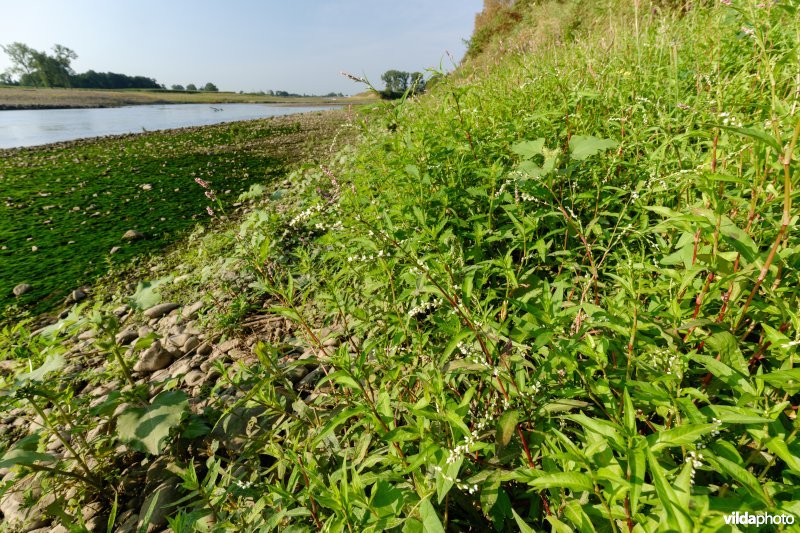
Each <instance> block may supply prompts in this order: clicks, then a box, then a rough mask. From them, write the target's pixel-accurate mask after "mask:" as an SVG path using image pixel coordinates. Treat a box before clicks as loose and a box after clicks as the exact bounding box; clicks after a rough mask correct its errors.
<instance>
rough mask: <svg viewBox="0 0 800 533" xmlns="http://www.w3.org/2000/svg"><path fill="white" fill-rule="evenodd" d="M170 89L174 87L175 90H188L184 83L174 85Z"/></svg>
mask: <svg viewBox="0 0 800 533" xmlns="http://www.w3.org/2000/svg"><path fill="white" fill-rule="evenodd" d="M170 89H172V90H173V91H185V90H186V88H185V87H184V86H183V85H178V84H176V85H173V86H172V87H170Z"/></svg>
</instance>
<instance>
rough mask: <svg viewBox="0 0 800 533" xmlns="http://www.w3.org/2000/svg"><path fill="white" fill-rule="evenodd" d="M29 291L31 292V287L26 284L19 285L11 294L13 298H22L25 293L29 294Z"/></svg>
mask: <svg viewBox="0 0 800 533" xmlns="http://www.w3.org/2000/svg"><path fill="white" fill-rule="evenodd" d="M31 290H33V287H32V286H31V285H28V284H27V283H20V284H19V285H17V286H16V287H14V289H13V290H12V292H13V293H14V296H22V295H23V294H25V293H27V292H31Z"/></svg>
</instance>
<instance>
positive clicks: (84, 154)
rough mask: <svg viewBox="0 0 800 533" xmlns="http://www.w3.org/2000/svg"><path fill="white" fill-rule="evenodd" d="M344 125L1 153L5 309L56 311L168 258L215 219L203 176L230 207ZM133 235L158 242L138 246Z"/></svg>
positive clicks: (279, 123)
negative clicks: (168, 249)
mask: <svg viewBox="0 0 800 533" xmlns="http://www.w3.org/2000/svg"><path fill="white" fill-rule="evenodd" d="M341 116H342V114H341V113H339V112H333V113H328V112H325V113H320V112H315V113H307V114H304V115H297V116H291V117H282V118H274V119H268V120H254V121H247V122H237V123H235V124H224V125H219V126H208V127H202V128H187V129H181V130H172V131H165V132H156V133H147V134H140V135H128V136H121V137H114V138H108V139H99V140H87V141H78V142H73V143H64V144H60V145H55V146H47V147H41V148H28V149H16V150H5V151H0V197H2V203H0V308H2V307H5V306H8V305H9V304H12V303H18V304H20V305H21V306H22V307H23V308H27V309H31V310H34V311H45V310H48V309H51V308H53V307H54V306H56V305H58V304H59V303H60V302H61V301H62V300H63V298H64V296H65V295H66V294H67V293H69V292H70V291H72V290H74V289H76V288H78V287H80V286H81V285H84V284H88V283H91V281H92V280H93V279H94V278H95V277H96V276H98V275H100V274H103V273H105V272H106V271H107V270H108V268H109V266H110V265H120V264H125V263H126V262H128V261H130V260H131V258H133V257H135V256H137V255H140V254H143V253H147V252H152V251H157V250H161V249H163V248H164V247H165V246H166V245H169V244H170V243H172V242H174V241H175V240H176V239H178V238H179V237H180V236H181V235H182V234H183V233H184V232H186V231H187V230H188V229H190V228H191V227H193V226H194V225H195V224H197V223H198V222H204V221H206V220H207V219H208V218H209V216H208V214H207V213H206V206H207V205H209V204H210V202H209V200H208V199H207V198H206V197H205V196H204V194H203V192H204V191H203V189H202V188H201V187H200V186H198V185H197V183H195V181H194V178H201V179H203V180H206V181H207V182H209V183H211V185H212V187H213V189H214V190H215V191H217V195H218V196H219V198H220V199H221V200H222V201H223V202H224V203H226V204H230V203H231V202H233V201H235V199H236V198H237V197H238V195H239V194H240V193H242V192H244V191H246V190H248V189H249V187H250V186H252V185H254V184H268V183H270V182H271V181H273V180H274V179H276V177H279V176H282V175H283V174H284V172H285V171H286V169H287V167H288V166H290V165H292V164H294V163H296V162H297V160H298V158H302V157H303V156H305V155H307V154H306V152H305V151H304V150H303V149H302V146H303V143H304V141H305V140H306V139H307V138H308V136H319V137H320V138H322V139H324V138H326V137H327V136H330V135H332V132H333V130H334V126H333V125H334V124H335V123H336V122H337V120H339V119H340V117H341ZM337 117H339V118H337ZM128 230H135V231H139V232H141V233H143V234H144V235H145V237H146V238H145V239H142V240H138V241H135V242H126V241H124V240H123V239H122V236H123V234H124V233H125V232H126V231H128ZM33 247H36V248H37V250H36V251H32V249H33ZM114 247H119V250H118V251H117V252H116V253H114V254H113V255H111V254H110V251H111V249H112V248H114ZM20 283H28V284H30V285H32V286H33V290H32V291H31V292H29V293H27V294H25V295H23V296H22V297H21V298H19V299H17V298H15V297H14V295H13V294H12V292H11V291H12V288H13V287H14V286H16V285H17V284H20Z"/></svg>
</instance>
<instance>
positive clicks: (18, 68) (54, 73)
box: [2, 42, 78, 87]
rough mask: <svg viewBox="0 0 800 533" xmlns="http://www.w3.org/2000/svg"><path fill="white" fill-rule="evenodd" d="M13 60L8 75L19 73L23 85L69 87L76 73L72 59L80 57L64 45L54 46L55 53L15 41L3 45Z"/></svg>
mask: <svg viewBox="0 0 800 533" xmlns="http://www.w3.org/2000/svg"><path fill="white" fill-rule="evenodd" d="M2 49H3V51H4V52H5V53H6V55H7V56H8V57H9V59H10V60H11V63H12V66H11V68H9V69H8V71H7V74H8V75H15V74H16V75H18V76H19V77H20V83H21V84H23V85H35V86H43V87H69V86H70V76H72V75H73V74H74V72H73V70H72V66H71V64H72V61H73V60H75V59H77V58H78V54H76V53H75V52H74V51H73V50H72V49H70V48H67V47H66V46H64V45H61V44H56V45H54V46H53V48H52V50H53V55H49V54H48V53H47V52H41V51H39V50H36V49H34V48H31V47H30V46H28V45H26V44H25V43H20V42H14V43H11V44H9V45H7V46H2Z"/></svg>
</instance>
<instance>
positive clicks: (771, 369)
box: [0, 0, 800, 532]
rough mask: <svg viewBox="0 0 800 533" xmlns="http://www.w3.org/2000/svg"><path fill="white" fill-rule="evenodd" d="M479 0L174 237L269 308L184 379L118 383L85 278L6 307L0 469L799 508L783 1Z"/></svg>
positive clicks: (312, 495)
mask: <svg viewBox="0 0 800 533" xmlns="http://www.w3.org/2000/svg"><path fill="white" fill-rule="evenodd" d="M495 4H496V2H488V3H487V13H490V10H491V8H492V6H493V5H495ZM504 4H505V6H506V8H507V9H512V10H514V13H516V14H517V15H518V16H515V17H512V20H515V21H516V23H515V24H512V25H510V26H509V27H507V28H506V29H505V30H504V32H503V33H502V35H501V37H502V39H500V38H498V39H497V40H491V39H489V37H484V38H483V39H484V41H483V44H482V46H481V50H482V53H481V54H477V52H475V53H474V58H473V60H471V61H469V62H468V63H466V64H465V65H463V66H462V67H461V68H460V69H459V72H457V73H456V74H454V75H451V76H442V77H441V78H440V79H439V80H438V82H437V83H436V85H435V87H434V88H432V89H431V91H429V94H428V95H426V96H424V97H421V98H414V99H402V100H400V101H392V102H386V103H384V104H383V105H382V106H381V107H380V108H379V109H373V110H369V111H366V112H365V115H364V120H363V133H364V134H363V136H362V138H361V139H360V142H359V144H358V145H357V146H355V147H353V148H348V149H345V150H342V151H341V152H340V153H339V154H338V155H337V156H336V157H334V158H332V159H331V161H330V163H329V164H328V165H325V166H322V167H321V168H316V167H315V168H307V169H305V170H304V171H301V172H295V173H293V174H292V175H291V177H290V180H289V183H291V187H287V188H285V189H284V188H280V189H279V190H274V193H273V194H270V195H269V196H268V197H269V201H264V202H262V203H261V205H260V206H259V207H258V208H256V209H254V210H253V211H251V212H250V213H248V214H247V215H246V216H245V217H244V218H243V219H242V221H241V223H240V224H239V226H238V227H233V228H231V227H230V226H226V227H221V228H220V230H219V234H217V235H215V236H213V237H210V238H208V239H197V240H193V241H192V243H191V246H190V247H188V248H187V250H185V251H184V254H185V255H184V257H185V258H186V259H187V261H189V262H188V263H187V264H188V265H189V266H190V267H197V269H196V270H197V272H193V273H192V274H189V275H190V276H194V278H193V279H195V280H196V282H195V284H196V285H202V284H207V285H208V290H209V291H210V292H211V293H212V294H214V295H216V294H217V292H215V291H216V290H217V287H216V283H215V276H216V275H217V274H216V271H214V270H213V266H212V265H217V264H218V263H221V262H224V261H233V262H237V263H236V264H237V265H244V264H248V265H249V268H248V269H245V268H244V267H243V266H242V268H241V269H240V273H241V275H242V276H243V277H247V278H248V280H249V281H247V282H245V284H246V286H245V287H240V288H239V289H238V290H237V291H231V292H232V293H233V294H231V296H230V298H229V299H228V301H229V302H231V301H236V302H237V303H236V304H235V305H229V306H228V307H227V308H226V309H227V310H228V311H229V315H228V318H230V317H233V318H234V321H236V319H239V321H240V324H241V328H242V330H243V333H247V332H252V327H253V326H252V324H253V323H255V322H261V323H268V324H269V325H268V326H266V327H265V330H264V331H262V332H261V333H262V334H261V336H258V335H256V336H255V338H253V339H251V340H253V341H257V342H255V343H254V345H253V349H252V352H251V353H248V354H246V355H236V356H231V357H228V358H227V359H226V358H225V357H223V356H222V355H220V356H219V357H218V358H217V359H215V360H214V361H215V362H214V364H215V365H216V368H215V369H213V370H214V373H213V376H214V378H213V379H211V378H209V379H208V380H207V381H205V382H203V383H202V385H201V386H198V387H195V389H191V388H190V387H188V386H184V385H183V384H182V382H181V379H182V378H176V377H170V376H169V375H167V376H162V377H163V379H160V380H159V379H156V378H154V377H150V378H144V379H140V380H137V381H134V382H133V384H129V385H128V386H125V383H126V382H129V380H128V374H129V372H128V371H127V370H126V367H127V366H131V365H132V364H133V363H134V361H136V360H137V358H138V355H137V354H138V350H139V349H140V347H135V348H133V349H132V350H129V351H128V352H127V353H124V354H123V353H121V350H122V349H121V347H120V344H121V341H119V340H118V339H119V338H118V337H116V336H115V334H116V332H117V331H118V330H119V329H120V324H119V321H118V319H117V318H116V316H115V315H113V314H112V313H111V312H110V311H109V306H102V305H100V304H96V307H95V308H94V309H93V310H91V311H90V310H89V309H88V307H87V308H84V309H76V310H75V312H74V313H73V316H71V317H68V318H67V319H64V320H63V321H61V322H59V323H57V324H55V325H53V326H51V328H50V329H49V330H48V331H47V332H46V334H44V335H38V336H34V337H31V336H30V335H29V334H28V333H27V331H26V329H25V328H24V327H22V326H18V327H15V328H8V329H6V331H5V332H4V338H5V340H4V342H3V344H0V346H2V348H0V349H2V350H3V353H5V358H6V360H7V361H11V362H12V363H9V366H8V367H6V368H11V371H9V372H8V375H7V377H6V378H5V379H6V387H5V390H6V392H7V396H6V397H5V400H4V401H6V402H7V406H8V410H9V412H11V410H12V409H13V410H14V412H15V413H16V414H15V415H14V416H15V418H14V422H15V423H16V421H17V420H19V419H23V416H27V417H30V418H33V417H37V421H38V424H39V427H40V429H39V430H36V431H34V432H33V434H32V435H20V434H19V433H20V432H21V431H20V430H19V429H18V430H16V431H17V433H13V434H8V435H10V436H8V437H6V436H5V435H4V438H6V439H7V447H8V449H7V451H5V453H4V455H3V457H2V459H1V460H0V468H12V467H13V468H15V469H16V471H17V472H18V477H17V479H16V480H15V481H9V484H10V485H11V484H14V485H15V486H16V487H17V488H18V489H20V490H27V491H28V492H27V493H28V494H31V495H32V496H30V498H31V499H32V500H35V499H36V498H35V496H33V494H34V493H35V490H34V488H33V487H34V485H32V484H31V483H32V482H31V481H30V480H31V479H34V478H32V477H31V476H36V478H35V479H38V480H39V481H38V483H39V487H40V489H41V493H42V494H49V495H51V496H50V498H51V499H50V500H48V505H49V507H47V509H48V513H50V514H51V515H52V516H53V517H54V518H57V519H58V520H59V521H60V522H62V523H65V524H66V523H68V522H70V521H72V522H73V523H74V524H75V527H76V528H78V529H79V528H80V526H81V525H83V519H82V518H80V514H81V513H80V512H79V511H80V510H81V508H82V506H83V507H84V508H85V507H86V506H87V505H88V503H89V502H93V503H98V504H99V505H100V506H101V507H102V509H103V513H102V516H103V517H104V518H105V519H106V520H105V521H104V524H106V523H107V524H110V525H114V524H117V523H118V522H117V515H118V512H119V514H120V516H123V515H124V516H128V517H129V519H130V520H132V522H131V523H133V524H137V522H136V519H134V518H130V517H131V516H132V514H131V513H133V510H134V509H135V510H136V512H137V513H138V516H139V522H138V524H139V525H141V526H142V527H144V528H146V527H147V525H146V524H147V522H148V520H149V519H150V517H151V515H152V514H154V513H156V512H157V511H156V510H157V509H168V511H167V512H168V513H169V515H170V516H169V519H168V520H169V525H170V527H171V528H172V529H173V530H175V531H179V532H183V531H195V530H201V531H202V530H215V531H231V530H241V531H255V530H264V531H270V530H274V529H280V530H313V529H319V530H326V531H343V530H347V531H384V530H395V531H437V532H438V531H446V530H451V531H461V530H471V529H475V530H496V531H516V530H521V531H540V530H544V531H547V530H550V531H559V532H561V531H574V530H578V531H608V532H612V531H642V532H645V531H735V530H736V529H735V528H733V527H731V526H726V525H725V515H726V514H727V513H731V512H733V511H739V512H745V511H747V512H750V513H762V512H770V513H774V514H778V515H786V516H790V517H794V519H795V520H796V519H798V518H800V504H798V502H800V489H798V486H800V484H798V481H800V480H799V479H798V478H800V439H799V438H798V435H797V433H798V429H800V426H799V425H798V420H797V408H798V392H800V385H798V383H800V381H799V380H800V370H798V368H797V367H796V364H795V360H796V359H797V353H796V352H797V347H798V345H800V341H798V335H799V333H798V331H800V315H798V305H797V304H798V301H800V292H798V291H799V289H798V287H800V279H798V269H797V266H798V262H799V261H800V240H799V238H798V235H797V232H796V228H795V225H796V222H797V216H796V212H797V208H796V203H797V194H796V193H795V192H794V191H795V190H796V189H797V187H798V178H797V176H798V174H797V160H796V144H797V141H798V136H800V117H798V115H797V109H798V105H800V102H799V101H798V100H799V99H800V97H799V95H798V92H797V76H798V64H799V62H798V57H797V43H798V35H800V17H798V11H797V7H796V6H795V3H794V2H790V1H785V0H778V1H776V2H765V3H763V4H762V3H760V2H756V1H755V0H739V1H735V0H732V1H731V2H728V1H725V2H707V3H703V4H702V5H699V6H697V5H696V6H695V7H693V8H689V7H686V9H682V10H673V9H671V8H669V7H668V6H666V5H664V3H659V2H654V3H651V2H647V1H644V0H643V1H641V2H633V3H629V2H618V1H612V0H606V1H599V2H598V1H588V0H586V1H582V0H565V1H559V2H555V1H553V2H536V3H535V4H534V3H533V2H530V3H529V2H519V4H514V5H510V4H509V3H508V2H505V3H504ZM684 7H685V6H684ZM497 16H503V17H505V16H506V15H497ZM504 20H507V19H504ZM484 22H485V23H486V24H487V25H488V26H487V27H492V25H493V24H499V23H496V22H493V21H492V20H485V21H484ZM503 24H506V23H505V22H503ZM476 33H477V32H476ZM262 192H263V193H264V194H265V195H266V194H267V193H269V192H270V191H268V190H265V191H262ZM256 193H257V191H253V194H256ZM218 208H219V206H217V209H218ZM221 241H224V242H225V243H226V244H225V245H224V246H220V242H221ZM192 254H194V255H196V256H197V257H200V258H201V259H197V258H195V259H193V260H191V259H190V257H191V255H192ZM201 262H202V263H208V266H207V267H201V266H200V265H201V264H202V263H201ZM206 269H210V271H209V270H206ZM140 289H141V290H140V291H137V292H138V293H139V294H138V300H139V303H140V304H141V301H142V300H144V299H149V298H150V297H152V296H153V295H152V292H153V291H152V290H151V291H150V292H149V293H148V294H147V295H145V294H144V292H145V289H144V287H143V286H140ZM112 296H115V297H116V298H117V299H116V301H114V302H112V303H111V304H110V305H117V304H118V303H119V302H120V298H119V295H112ZM145 296H146V297H145ZM214 298H217V296H214ZM134 300H136V298H134ZM215 301H216V300H215ZM248 303H249V305H250V309H249V311H250V312H247V311H245V312H243V311H242V309H243V308H245V309H246V308H247V307H248V305H247V304H248ZM150 305H152V302H150ZM141 307H145V308H146V307H149V305H141ZM217 312H219V311H217ZM214 314H215V311H214V310H211V311H210V312H209V313H208V314H207V316H213V315H214ZM243 315H246V317H247V320H243V319H241V318H239V317H242V316H243ZM169 318H170V317H167V319H169ZM172 318H177V317H172ZM245 324H248V326H247V327H245ZM87 328H93V330H92V331H90V333H92V334H94V340H92V338H91V337H90V336H88V335H85V333H86V331H84V330H86V329H87ZM248 328H250V329H248ZM81 331H83V332H84V333H82V334H81V335H82V336H83V339H82V342H83V343H84V346H83V347H81V345H80V344H75V345H74V346H72V347H70V348H65V342H64V341H65V339H67V338H70V337H69V336H70V335H73V334H77V333H79V332H81ZM47 334H50V335H51V336H50V337H48V335H47ZM59 334H61V335H63V336H62V337H61V338H59V337H57V335H59ZM254 335H255V334H254ZM155 336H157V335H156V334H155V333H149V334H147V335H144V336H143V338H141V339H140V340H138V341H136V342H137V343H139V342H141V343H142V347H144V346H150V348H147V349H148V350H150V349H151V348H152V346H153V344H154V343H155V342H156V339H155ZM158 342H160V340H159V341H158ZM165 342H166V341H165ZM86 343H89V344H88V345H87V344H86ZM156 346H158V345H156ZM216 349H217V350H219V351H222V348H219V347H218V348H216ZM227 349H228V351H227V352H226V353H228V354H230V353H234V352H233V351H232V349H231V348H230V347H227ZM65 350H68V351H69V356H70V357H71V358H73V359H71V361H74V360H75V359H76V358H79V357H83V358H84V359H79V360H80V361H91V360H92V358H95V359H97V358H99V359H103V360H104V361H106V360H107V361H108V363H104V364H103V366H102V367H100V368H101V369H102V372H101V371H100V370H98V369H97V368H93V369H91V370H92V372H93V373H92V374H91V376H94V377H90V376H89V375H87V374H88V372H87V371H86V370H85V369H80V368H77V367H76V365H78V363H76V362H71V363H70V365H71V368H70V370H69V371H67V370H66V369H64V368H65V367H64V364H65V361H63V360H62V359H63V358H65V355H64V353H65ZM81 350H83V352H81ZM87 350H88V352H87ZM79 352H80V354H83V355H78V353H79ZM151 353H154V352H151ZM214 353H216V352H214ZM237 358H239V359H237ZM15 361H16V362H18V366H14V362H15ZM234 361H235V362H234ZM141 363H142V359H139V360H138V362H137V363H136V364H141ZM85 365H89V363H88V362H86V363H85ZM23 367H24V368H23ZM58 368H62V370H61V371H60V372H54V371H53V370H54V369H58ZM309 368H313V369H314V370H313V371H312V372H311V373H307V371H308V369H309ZM82 372H83V373H82ZM155 375H156V374H153V376H155ZM208 375H209V376H211V375H212V374H211V373H209V374H208ZM312 375H313V376H314V379H310V378H309V376H312ZM301 377H302V379H301ZM90 379H95V380H98V381H94V382H91V384H92V385H93V386H95V385H96V384H108V383H111V384H113V386H111V385H109V387H110V388H112V389H113V390H114V391H115V392H116V394H114V393H109V392H108V391H106V392H105V395H103V394H99V395H98V394H95V395H94V396H93V397H92V396H88V395H87V394H86V393H84V394H78V393H77V392H78V391H79V390H82V391H86V390H88V387H84V385H85V383H86V381H87V380H90ZM92 391H93V392H95V389H92ZM20 413H24V415H23V414H20ZM23 420H24V419H23ZM20 424H21V423H20ZM15 427H17V426H15ZM90 428H91V429H92V430H93V431H88V432H87V431H86V430H89V429H90ZM97 428H102V429H97ZM66 430H70V432H71V434H73V435H75V436H76V437H75V438H73V439H72V440H71V441H70V440H69V439H68V438H67V437H66V436H65V435H64V432H65V431H66ZM78 435H81V437H77V436H78ZM83 435H86V437H85V438H84V437H83ZM19 437H24V438H19ZM59 443H60V444H59ZM119 446H122V448H119ZM59 447H60V448H61V449H62V452H60V454H57V453H56V452H54V451H52V450H54V449H59ZM63 449H66V450H67V451H63ZM152 465H163V466H161V467H159V468H156V469H152V468H150V469H148V467H149V466H152ZM154 472H155V473H154ZM156 474H158V475H163V476H164V477H163V478H160V479H153V476H155V475H156ZM26 476H27V477H26ZM137 476H138V477H137ZM163 479H167V481H162V480H163ZM170 479H171V481H169V480H170ZM26 483H28V484H27V485H26ZM141 487H148V488H149V489H148V490H142V489H141ZM45 489H46V490H45ZM142 492H144V493H145V494H146V495H147V498H146V499H143V500H138V501H137V503H136V507H135V508H134V507H128V508H126V507H125V503H124V502H129V501H131V500H132V499H133V498H134V495H136V494H141V493H142ZM164 502H171V503H172V504H173V505H172V506H169V507H167V506H166V505H164ZM126 513H127V515H126ZM98 516H99V515H98ZM162 518H163V515H162ZM125 523H128V522H125ZM774 529H777V530H785V531H790V530H794V529H792V528H791V527H784V526H776V527H775V528H774Z"/></svg>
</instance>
